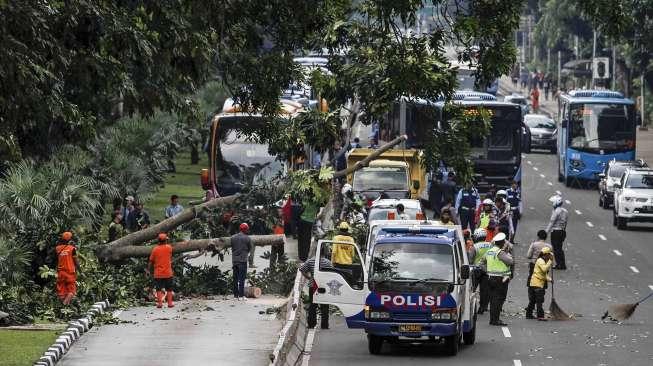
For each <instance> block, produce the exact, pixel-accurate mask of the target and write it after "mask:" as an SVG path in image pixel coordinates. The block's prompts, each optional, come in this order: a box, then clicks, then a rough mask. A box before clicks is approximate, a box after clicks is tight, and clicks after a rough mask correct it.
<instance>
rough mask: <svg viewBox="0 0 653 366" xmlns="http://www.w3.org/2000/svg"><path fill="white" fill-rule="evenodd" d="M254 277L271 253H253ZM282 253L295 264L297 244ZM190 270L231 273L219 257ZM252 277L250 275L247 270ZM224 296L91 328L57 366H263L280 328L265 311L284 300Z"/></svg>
mask: <svg viewBox="0 0 653 366" xmlns="http://www.w3.org/2000/svg"><path fill="white" fill-rule="evenodd" d="M256 249H257V250H256V258H255V261H254V264H255V265H256V266H257V268H256V270H257V271H262V270H263V269H265V268H267V267H268V265H269V263H268V261H267V260H265V259H263V258H260V256H261V255H262V254H263V253H264V252H265V251H267V250H269V248H266V247H258V248H256ZM286 253H287V255H288V257H289V258H290V259H291V260H296V259H297V241H296V240H293V239H288V240H287V243H286ZM191 263H192V264H194V265H202V264H211V265H217V266H218V267H219V268H220V269H221V270H228V269H230V268H231V256H229V255H225V259H224V262H220V261H219V260H218V259H217V256H216V257H214V258H211V257H210V256H202V257H198V258H194V259H192V260H191ZM249 271H250V272H251V271H252V269H250V270H249ZM230 297H231V296H229V297H226V296H215V297H214V298H212V299H206V300H204V299H183V300H181V301H178V302H177V303H176V304H175V307H174V308H172V309H168V308H165V307H164V308H163V309H157V308H156V307H154V306H150V307H136V308H129V309H126V310H124V311H122V312H121V311H118V312H116V313H117V314H118V318H119V319H121V320H122V321H124V322H125V323H122V324H117V325H104V326H101V327H96V328H92V329H91V331H89V332H88V333H87V334H86V335H84V336H83V337H82V338H81V339H80V340H79V341H78V342H77V343H75V345H74V346H73V347H72V348H71V349H70V351H69V352H68V353H67V354H66V355H65V356H64V357H63V359H62V360H61V361H60V362H59V364H60V365H65V366H77V365H92V366H105V365H107V366H108V365H119V366H140V365H158V366H164V365H205V364H207V365H266V364H268V363H269V362H270V359H269V355H270V353H271V352H272V349H273V348H274V346H275V345H276V343H277V341H278V334H279V331H280V330H281V327H282V325H283V322H282V320H280V319H277V316H276V313H273V314H268V313H267V310H268V308H273V307H278V306H281V305H283V303H284V302H285V298H282V297H279V296H274V295H264V296H262V297H260V298H258V299H248V301H247V302H239V301H235V300H233V299H231V298H230Z"/></svg>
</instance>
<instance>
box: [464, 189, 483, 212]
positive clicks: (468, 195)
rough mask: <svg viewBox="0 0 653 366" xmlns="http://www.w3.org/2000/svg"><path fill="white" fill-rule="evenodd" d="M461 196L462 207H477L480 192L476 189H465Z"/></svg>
mask: <svg viewBox="0 0 653 366" xmlns="http://www.w3.org/2000/svg"><path fill="white" fill-rule="evenodd" d="M461 196H462V197H461V198H460V207H465V208H468V209H472V210H473V209H476V202H478V200H479V196H478V193H476V190H475V189H469V190H467V189H463V191H462V192H461Z"/></svg>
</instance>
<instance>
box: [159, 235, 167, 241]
mask: <svg viewBox="0 0 653 366" xmlns="http://www.w3.org/2000/svg"><path fill="white" fill-rule="evenodd" d="M159 241H160V242H164V241H168V234H166V233H159Z"/></svg>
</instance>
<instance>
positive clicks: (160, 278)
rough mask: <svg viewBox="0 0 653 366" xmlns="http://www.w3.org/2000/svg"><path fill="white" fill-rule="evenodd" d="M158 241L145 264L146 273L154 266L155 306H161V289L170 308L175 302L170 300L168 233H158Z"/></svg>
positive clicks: (171, 291) (171, 287) (170, 261)
mask: <svg viewBox="0 0 653 366" xmlns="http://www.w3.org/2000/svg"><path fill="white" fill-rule="evenodd" d="M158 239H159V243H158V244H157V246H156V247H154V249H152V253H151V254H150V261H149V263H148V266H147V274H148V275H149V274H150V273H152V267H154V276H153V277H154V288H155V289H156V307H157V308H162V307H163V290H164V289H165V291H166V300H167V301H168V307H169V308H172V307H174V306H175V304H174V303H173V301H172V297H173V296H174V292H173V278H172V277H173V272H172V246H171V245H170V244H168V235H167V234H166V233H160V234H159V237H158Z"/></svg>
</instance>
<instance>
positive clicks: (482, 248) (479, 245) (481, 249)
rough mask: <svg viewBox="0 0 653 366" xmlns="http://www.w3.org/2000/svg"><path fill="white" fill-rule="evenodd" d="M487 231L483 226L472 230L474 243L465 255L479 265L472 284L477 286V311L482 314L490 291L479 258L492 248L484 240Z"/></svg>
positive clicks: (485, 308) (487, 302)
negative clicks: (479, 298) (478, 292)
mask: <svg viewBox="0 0 653 366" xmlns="http://www.w3.org/2000/svg"><path fill="white" fill-rule="evenodd" d="M486 236H487V231H486V230H485V229H483V228H480V227H479V228H477V229H476V230H474V235H473V237H474V245H473V246H472V247H471V248H470V249H469V251H468V252H467V256H468V258H469V260H470V262H472V263H473V264H474V265H475V266H477V267H479V268H478V270H477V271H475V272H474V273H475V281H474V286H475V287H476V286H479V290H480V296H481V301H480V304H479V309H478V313H479V314H483V313H484V312H486V311H487V306H488V304H489V302H490V296H489V295H490V293H489V291H488V277H487V272H486V268H484V267H482V266H481V259H482V258H483V257H485V253H487V251H488V250H490V249H491V248H492V244H491V243H488V242H487V241H486V240H485V237H486Z"/></svg>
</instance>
